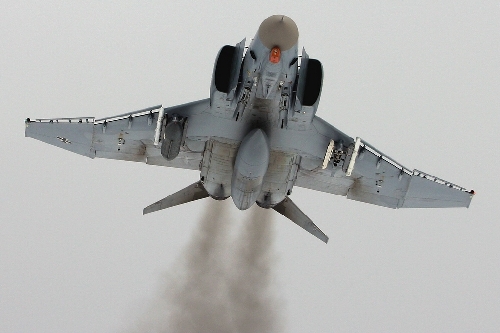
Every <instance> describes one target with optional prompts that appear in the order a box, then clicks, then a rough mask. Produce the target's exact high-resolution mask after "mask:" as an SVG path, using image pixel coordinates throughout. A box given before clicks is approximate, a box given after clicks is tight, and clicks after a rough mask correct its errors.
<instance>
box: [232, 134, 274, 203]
mask: <svg viewBox="0 0 500 333" xmlns="http://www.w3.org/2000/svg"><path fill="white" fill-rule="evenodd" d="M268 165H269V140H268V138H267V135H266V133H264V131H262V130H261V129H259V128H257V129H254V130H252V131H250V132H249V133H248V134H247V135H246V136H245V138H243V141H242V142H241V145H240V148H239V149H238V153H237V155H236V160H235V162H234V169H233V177H232V181H231V197H232V198H233V202H234V204H235V205H236V207H238V209H241V210H245V209H248V208H250V207H251V206H252V205H253V204H254V203H255V201H256V200H257V197H258V196H259V194H260V191H261V189H262V181H263V180H264V176H265V175H266V172H267V167H268Z"/></svg>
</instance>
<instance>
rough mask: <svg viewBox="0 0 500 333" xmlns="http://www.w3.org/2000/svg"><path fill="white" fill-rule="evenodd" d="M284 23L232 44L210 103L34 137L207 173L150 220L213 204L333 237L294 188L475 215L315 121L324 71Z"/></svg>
mask: <svg viewBox="0 0 500 333" xmlns="http://www.w3.org/2000/svg"><path fill="white" fill-rule="evenodd" d="M298 38H299V31H298V29H297V25H296V24H295V22H294V21H293V20H292V19H291V18H289V17H287V16H283V15H274V16H271V17H268V18H267V19H265V20H264V21H263V22H262V23H261V24H260V27H259V29H258V31H257V34H256V35H255V37H254V39H252V41H251V43H250V44H249V46H248V47H245V45H246V44H245V39H243V40H242V41H241V42H240V43H238V44H236V45H235V46H232V45H225V46H223V47H222V48H221V49H220V51H219V53H218V54H217V57H216V59H215V64H214V68H213V74H212V81H211V85H210V96H209V98H206V99H203V100H199V101H194V102H190V103H186V104H182V105H177V106H169V107H164V106H163V105H157V106H153V107H149V108H145V109H143V110H139V111H135V112H130V113H125V114H121V115H118V116H113V117H107V118H102V119H95V118H93V117H78V118H53V119H36V120H31V119H29V118H28V119H26V121H25V123H26V131H25V135H26V136H27V137H32V138H35V139H38V140H41V141H43V142H46V143H49V144H52V145H54V146H57V147H60V148H63V149H66V150H69V151H72V152H74V153H77V154H81V155H84V156H87V157H90V158H96V157H97V158H110V159H117V160H124V161H135V162H144V163H146V164H150V165H157V166H165V167H174V168H183V169H192V170H197V171H199V172H200V176H199V180H198V181H197V182H195V183H194V184H192V185H190V186H188V187H186V188H184V189H182V190H180V191H178V192H176V193H174V194H172V195H169V196H167V197H166V198H164V199H162V200H159V201H158V202H155V203H154V204H152V205H150V206H148V207H146V208H145V209H144V211H143V213H144V214H148V213H151V212H155V211H158V210H161V209H165V208H169V207H172V206H175V205H179V204H183V203H187V202H190V201H194V200H198V199H202V198H207V197H211V198H213V199H216V200H225V199H227V198H229V197H231V198H232V200H233V202H234V204H235V206H236V207H238V209H240V210H245V209H248V208H250V207H251V206H252V205H253V204H255V203H256V204H257V205H258V206H260V207H262V208H266V209H269V208H272V209H274V210H275V211H277V212H278V213H280V214H282V215H284V216H286V217H287V218H288V219H290V220H291V221H293V222H295V223H296V224H297V225H299V226H300V227H302V228H303V229H305V230H306V231H308V232H309V233H311V234H312V235H314V236H316V237H318V238H319V239H321V240H322V241H324V242H325V243H326V242H327V241H328V237H327V236H326V235H325V234H324V233H323V232H322V231H321V230H320V229H319V228H318V227H317V226H316V225H315V224H314V223H313V221H311V219H310V218H309V217H308V216H306V215H305V214H304V213H303V212H302V211H301V210H300V209H299V208H298V207H297V206H296V205H295V203H294V202H293V201H292V200H291V199H290V195H291V194H292V190H293V188H294V186H299V187H303V188H308V189H312V190H317V191H322V192H327V193H332V194H337V195H342V196H346V197H347V198H348V199H352V200H357V201H362V202H365V203H370V204H375V205H379V206H384V207H389V208H412V207H423V208H427V207H468V206H469V204H470V202H471V199H472V197H473V195H474V191H472V190H467V189H465V188H463V187H461V186H458V185H455V184H453V183H450V182H448V181H445V180H443V179H441V178H438V177H435V176H431V175H429V174H427V173H424V172H422V171H418V170H411V169H408V168H407V167H405V166H403V165H402V164H401V163H398V162H396V161H395V160H394V159H392V158H390V157H389V156H387V155H386V154H384V153H382V152H381V151H380V150H378V149H376V148H375V147H373V146H372V145H370V144H369V143H368V142H366V141H365V140H362V139H360V138H359V137H357V138H355V139H353V138H352V137H350V136H348V135H346V134H344V133H343V132H341V131H340V130H338V129H337V128H335V127H334V126H332V125H330V124H329V123H327V122H326V121H324V120H323V119H321V118H320V117H318V116H316V111H317V109H318V105H319V101H320V97H321V90H322V82H323V66H322V64H321V62H320V61H319V60H317V59H313V58H310V57H309V55H308V54H307V53H306V52H305V50H304V49H303V50H302V55H301V56H299V52H298V44H297V42H298Z"/></svg>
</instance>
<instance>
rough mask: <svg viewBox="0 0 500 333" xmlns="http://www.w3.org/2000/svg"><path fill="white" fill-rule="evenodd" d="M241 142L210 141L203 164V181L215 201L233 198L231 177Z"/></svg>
mask: <svg viewBox="0 0 500 333" xmlns="http://www.w3.org/2000/svg"><path fill="white" fill-rule="evenodd" d="M238 146H239V142H229V141H228V140H224V141H218V140H215V139H210V140H208V141H207V143H206V147H205V152H204V153H203V160H202V163H201V179H202V182H203V186H204V187H205V190H206V191H207V192H208V194H210V196H212V197H213V198H215V199H225V198H227V197H229V196H231V177H232V175H233V165H234V160H235V158H236V153H237V150H238Z"/></svg>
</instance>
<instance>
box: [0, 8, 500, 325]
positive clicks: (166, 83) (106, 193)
mask: <svg viewBox="0 0 500 333" xmlns="http://www.w3.org/2000/svg"><path fill="white" fill-rule="evenodd" d="M210 3H211V2H208V1H207V2H197V3H195V2H183V1H182V2H181V1H148V2H144V1H120V2H111V1H110V2H102V1H88V2H82V3H81V4H75V3H74V2H68V1H43V2H40V1H27V2H26V1H24V2H21V1H7V2H6V3H5V2H4V4H3V6H2V14H1V20H0V32H1V33H0V49H1V51H0V110H1V112H2V113H1V114H2V131H0V136H1V142H2V144H3V158H2V164H1V165H2V169H1V175H0V181H1V183H0V184H1V187H0V188H1V191H0V195H1V201H0V205H1V207H0V212H1V213H0V216H1V226H0V332H113V331H120V330H121V329H124V328H126V327H127V325H128V324H129V323H130V322H131V321H132V319H133V318H134V317H137V316H138V315H139V313H140V311H141V309H142V308H143V307H144V306H147V304H149V303H150V300H151V299H153V298H154V297H155V293H156V292H157V291H158V290H159V286H160V282H161V279H162V277H163V275H164V274H165V272H167V271H168V270H169V268H170V267H172V263H173V262H174V261H175V260H176V258H177V257H178V256H179V253H180V252H181V250H182V249H183V248H184V247H185V246H186V244H187V242H188V240H189V239H190V235H191V233H192V231H193V230H194V228H195V225H196V221H197V220H198V218H199V215H200V214H201V212H202V211H203V208H204V205H205V203H203V202H196V203H192V204H190V205H189V206H180V207H176V208H172V209H170V210H168V211H165V212H162V213H156V214H151V215H148V216H145V217H143V216H142V208H143V207H145V206H147V205H149V204H150V203H152V202H154V201H156V200H158V199H160V198H163V197H164V196H166V195H167V194H170V193H172V192H174V191H176V190H178V189H180V188H182V187H184V186H186V185H188V184H190V183H192V182H194V181H195V180H197V179H198V177H199V174H198V173H197V172H194V171H184V170H176V169H167V168H160V167H154V166H146V165H142V164H137V163H132V162H130V163H129V162H119V161H111V160H91V159H87V158H84V157H82V156H78V155H75V154H72V153H69V152H66V151H63V150H60V149H56V148H54V147H52V146H49V145H46V144H43V143H41V142H38V141H35V140H32V139H25V138H24V123H23V121H24V119H25V118H26V117H31V118H37V117H38V118H44V117H63V116H69V117H71V116H81V115H90V116H96V117H104V116H110V115H114V114H120V113H123V112H128V111H133V110H137V109H141V108H144V107H148V106H153V105H157V104H160V103H163V104H164V105H168V106H170V105H175V104H179V103H184V102H188V101H191V100H196V99H201V98H205V97H208V93H209V84H210V79H211V74H212V68H213V62H214V59H215V56H216V54H217V52H218V50H219V48H220V47H221V46H222V45H225V44H235V43H237V42H239V41H240V40H241V39H243V38H244V37H247V43H248V42H249V41H250V39H251V38H252V37H253V36H254V34H255V32H256V30H257V28H258V26H259V24H260V22H261V21H262V20H263V19H265V18H266V17H268V16H270V15H272V14H286V15H288V16H290V17H291V18H293V19H294V20H295V22H296V23H297V25H298V28H299V32H300V40H299V44H300V47H302V46H304V47H305V48H306V49H307V51H308V53H309V55H310V56H311V57H313V58H317V59H319V60H320V61H322V63H323V67H324V71H325V75H324V85H323V93H322V97H321V103H320V108H319V111H318V115H319V116H321V117H322V118H324V119H326V120H327V121H329V122H330V123H332V124H334V125H335V126H336V127H338V128H339V129H341V130H342V131H344V132H345V133H347V134H349V135H350V136H353V137H356V136H360V137H362V138H363V139H365V140H367V141H368V142H370V143H371V144H372V145H374V146H375V147H377V148H378V149H380V150H381V151H383V152H385V153H387V154H388V155H390V156H392V157H393V158H395V159H396V160H397V161H399V162H401V163H402V164H404V165H405V166H407V167H409V168H417V169H421V170H423V171H426V172H428V173H430V174H434V175H436V176H439V177H441V178H444V179H447V180H449V181H452V182H455V183H457V184H459V185H462V186H465V187H468V188H474V189H475V190H476V191H477V193H478V194H477V195H476V197H475V198H474V200H473V201H472V205H471V208H470V209H468V210H466V209H441V210H391V209H386V208H382V207H376V206H371V205H367V204H362V203H358V202H352V201H350V200H347V199H345V198H342V197H338V196H332V195H327V194H324V193H319V192H313V191H310V190H303V189H295V190H294V194H293V196H292V198H293V200H294V201H295V202H296V203H297V204H298V205H299V206H300V207H301V209H302V210H303V211H304V212H306V213H307V214H308V215H309V216H310V217H311V218H312V219H313V220H314V221H315V222H316V223H317V224H318V225H319V226H320V227H321V228H322V229H323V230H324V231H325V232H326V233H327V234H328V235H329V236H330V242H329V244H328V245H325V244H323V243H322V242H320V241H318V240H317V239H315V238H314V237H311V236H310V235H308V234H307V233H305V232H304V231H303V230H300V229H299V228H297V227H296V226H294V225H293V224H292V223H290V222H289V221H287V220H286V219H284V218H281V217H277V218H276V221H277V223H276V226H275V229H276V233H275V234H276V237H275V250H276V255H277V258H278V260H277V264H276V265H277V266H276V272H277V273H276V274H277V280H278V281H277V284H278V286H279V289H278V293H279V295H280V299H281V302H282V306H283V310H282V313H283V317H284V322H285V331H286V332H296V333H298V332H352V331H364V332H381V331H385V332H408V331H409V332H478V331H482V332H498V331H499V330H500V317H499V316H498V314H499V313H500V266H499V263H500V245H498V240H499V239H500V223H499V214H500V205H499V204H498V198H499V195H500V191H499V188H500V181H499V178H498V171H497V170H498V165H499V164H500V154H499V153H498V147H497V145H498V139H499V136H498V134H497V133H498V128H499V125H500V122H499V112H500V97H499V96H500V2H499V1H498V0H495V1H470V2H465V1H458V2H457V1H420V2H418V4H417V3H414V2H409V1H384V2H383V3H376V4H375V3H373V2H372V1H366V2H364V3H363V2H357V3H356V4H353V3H352V2H350V1H349V2H348V1H345V2H338V1H323V2H321V1H288V2H283V1H279V2H278V1H267V0H266V1H251V2H248V1H244V2H243V1H242V2H234V1H219V2H218V4H215V5H214V4H210ZM232 214H233V215H234V221H235V222H234V223H238V221H240V220H242V219H243V217H244V216H245V213H244V212H238V211H237V210H236V209H233V211H232Z"/></svg>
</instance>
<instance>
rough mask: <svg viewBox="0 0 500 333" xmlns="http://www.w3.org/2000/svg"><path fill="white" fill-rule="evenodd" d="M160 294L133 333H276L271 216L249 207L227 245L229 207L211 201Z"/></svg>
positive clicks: (225, 204)
mask: <svg viewBox="0 0 500 333" xmlns="http://www.w3.org/2000/svg"><path fill="white" fill-rule="evenodd" d="M205 210H206V211H205V213H204V214H203V215H202V218H201V219H200V222H199V224H198V227H197V229H196V230H195V231H194V234H193V237H192V240H191V241H190V243H189V244H188V246H187V248H186V249H185V251H184V252H183V253H182V254H181V257H180V258H179V259H180V260H179V261H178V262H177V264H176V265H174V267H173V269H171V270H170V272H171V273H169V274H168V276H167V277H166V280H165V282H164V287H163V288H164V290H163V291H162V293H161V294H160V295H159V297H158V298H157V299H156V300H155V301H154V302H153V304H152V306H151V308H150V309H149V311H148V312H146V313H145V314H144V315H143V316H142V317H141V318H140V320H139V321H138V322H137V323H136V325H135V330H133V332H155V333H174V332H176V333H177V332H182V333H198V332H206V333H212V332H213V333H216V332H217V333H226V332H228V333H229V332H241V333H246V332H276V331H277V330H278V328H279V326H280V320H279V319H278V318H279V313H278V312H279V311H278V310H277V308H278V304H277V300H276V296H275V294H274V289H275V288H273V283H274V280H273V278H274V276H273V270H272V268H273V267H274V259H275V258H274V254H273V247H272V243H273V239H274V237H273V234H272V231H273V226H272V221H271V216H272V212H269V211H268V210H264V209H262V208H259V207H253V208H252V209H250V212H248V213H247V214H249V215H248V218H247V219H246V221H244V223H243V225H241V228H240V231H239V234H238V235H237V237H236V239H235V240H234V241H232V242H230V239H229V238H230V236H231V229H230V228H231V227H232V226H233V225H235V224H236V223H234V222H235V221H231V219H230V218H229V206H228V203H225V202H220V201H213V200H210V201H209V202H208V204H207V206H206V208H205Z"/></svg>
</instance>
